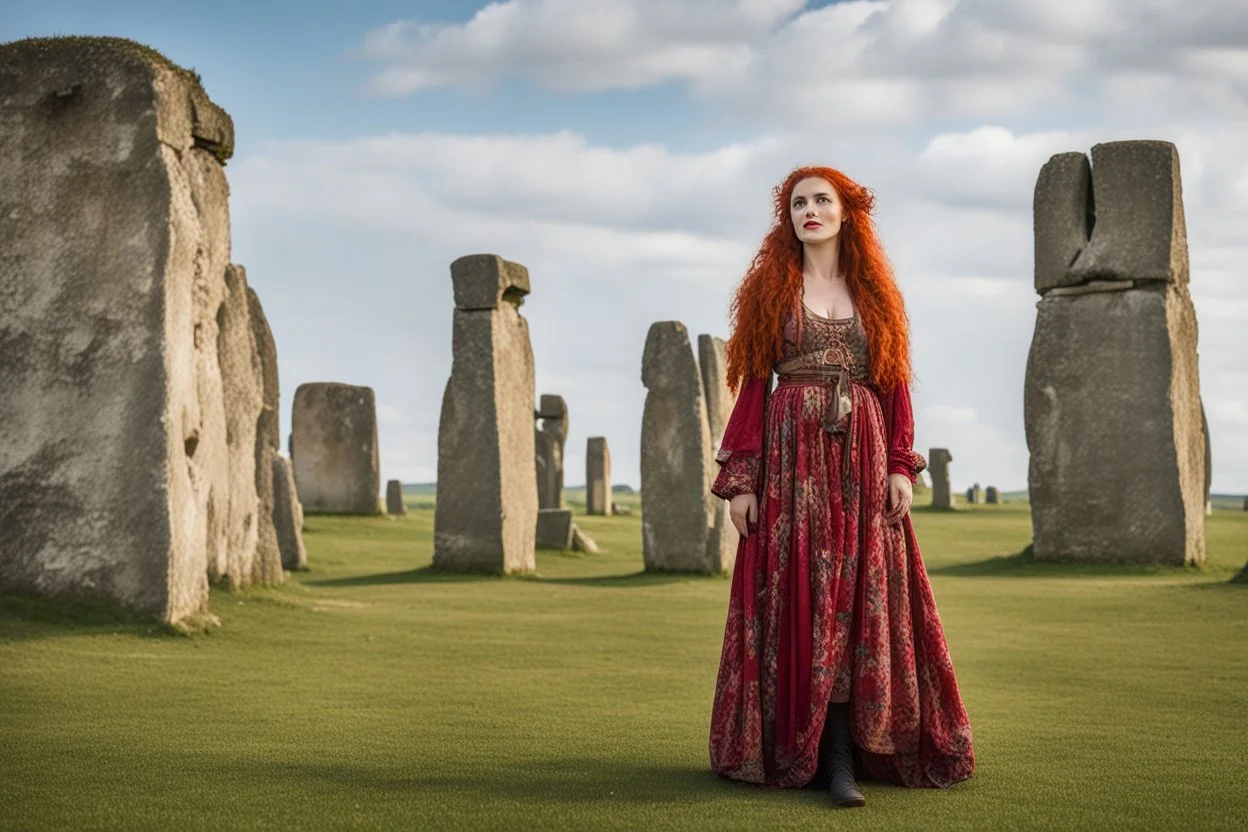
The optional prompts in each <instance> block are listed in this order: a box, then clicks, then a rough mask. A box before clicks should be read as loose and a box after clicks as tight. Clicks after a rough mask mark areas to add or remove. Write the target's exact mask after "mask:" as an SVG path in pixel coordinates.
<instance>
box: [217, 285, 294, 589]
mask: <svg viewBox="0 0 1248 832" xmlns="http://www.w3.org/2000/svg"><path fill="white" fill-rule="evenodd" d="M225 289H226V294H225V300H224V302H223V303H222V304H221V309H220V311H219V312H218V314H217V322H218V328H219V329H218V334H217V358H218V362H219V364H220V367H221V382H222V393H223V396H224V401H225V445H226V454H227V461H228V467H229V488H228V492H227V497H228V499H227V505H228V509H227V511H228V517H227V524H226V525H227V530H228V531H227V537H226V545H225V548H224V550H223V551H222V552H221V553H220V554H221V556H222V558H221V560H220V561H218V563H217V564H216V569H215V570H214V568H213V566H214V564H213V563H211V562H210V563H209V564H208V566H209V570H208V573H209V577H217V578H224V579H225V580H226V581H227V582H228V583H229V585H230V586H231V587H234V588H239V587H245V586H248V585H250V584H253V583H260V584H278V583H281V582H282V579H283V577H284V574H283V572H282V563H281V557H280V554H279V553H278V551H277V545H276V544H277V535H276V533H275V534H274V536H273V539H272V541H271V543H272V546H271V547H269V548H267V549H266V551H265V553H264V554H265V557H263V558H261V557H258V555H259V547H258V543H259V530H260V526H261V522H260V515H261V503H260V496H259V490H258V488H257V482H258V481H259V480H260V479H262V478H263V477H264V474H265V473H266V472H264V471H260V472H258V471H257V460H256V445H257V440H256V434H257V428H258V425H259V423H260V422H261V420H262V418H263V410H264V393H265V390H264V368H263V366H262V362H261V359H260V350H259V347H258V345H257V344H256V338H255V328H254V327H253V325H252V321H251V304H250V301H249V299H248V295H247V292H248V288H247V274H246V272H245V271H244V270H243V267H242V266H238V265H230V266H227V267H226V270H225ZM260 467H261V468H267V469H269V470H268V472H267V474H268V478H269V479H270V480H271V478H272V466H271V465H270V464H269V461H268V459H267V458H266V459H265V460H264V461H263V463H261V465H260ZM258 473H259V476H258ZM266 508H267V504H266ZM269 542H270V541H266V543H269Z"/></svg>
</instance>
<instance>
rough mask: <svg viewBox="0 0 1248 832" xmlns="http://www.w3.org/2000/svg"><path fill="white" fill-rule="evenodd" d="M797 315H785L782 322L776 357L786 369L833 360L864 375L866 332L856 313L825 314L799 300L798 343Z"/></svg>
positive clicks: (867, 364)
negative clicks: (833, 315) (782, 326)
mask: <svg viewBox="0 0 1248 832" xmlns="http://www.w3.org/2000/svg"><path fill="white" fill-rule="evenodd" d="M798 337H799V334H798V325H797V317H796V316H794V315H789V316H788V318H787V320H786V321H785V324H784V340H783V342H782V343H781V346H780V359H781V361H783V362H784V364H785V366H786V369H788V370H790V371H791V370H799V369H807V368H815V367H818V366H821V365H828V364H835V365H838V366H840V367H843V368H845V369H846V370H848V371H849V374H850V376H852V377H853V378H855V379H865V378H867V376H868V373H869V371H870V362H869V353H868V347H867V334H866V332H865V331H864V330H863V328H862V321H861V320H859V318H858V315H857V313H855V314H854V316H853V317H852V318H825V317H823V316H822V315H818V314H816V313H814V312H812V311H811V310H810V309H808V308H807V307H806V305H805V304H802V322H801V334H800V337H801V344H800V346H799V344H798Z"/></svg>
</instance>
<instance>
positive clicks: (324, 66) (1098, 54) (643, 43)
mask: <svg viewBox="0 0 1248 832" xmlns="http://www.w3.org/2000/svg"><path fill="white" fill-rule="evenodd" d="M4 6H5V12H4V14H3V15H2V16H0V40H11V39H16V38H20V37H26V36H32V35H47V34H109V35H120V36H125V37H130V38H134V39H136V40H139V41H143V42H145V43H148V44H150V45H152V46H155V47H157V48H158V49H160V50H162V51H163V52H164V53H165V54H167V55H168V56H169V57H170V58H172V59H173V60H174V61H176V62H178V63H180V64H182V65H184V66H189V67H194V68H195V69H197V70H198V71H199V72H200V73H201V75H202V76H203V78H204V83H205V86H206V88H207V90H208V92H209V94H210V95H211V96H212V97H213V99H214V100H215V101H216V102H217V103H219V104H220V105H222V106H223V107H225V108H226V109H227V110H228V111H229V112H230V113H231V114H232V115H233V117H234V121H235V125H236V131H237V139H238V141H237V154H236V156H235V157H234V159H233V160H232V161H231V162H230V164H229V166H228V168H227V173H228V175H229V179H230V183H231V190H232V195H231V207H232V215H233V245H234V259H235V260H236V261H237V262H240V263H243V264H244V265H246V266H247V267H248V275H249V277H250V280H251V282H252V284H253V285H254V286H255V288H256V289H257V291H258V292H259V294H260V296H261V298H262V300H263V301H264V303H265V307H266V309H267V311H268V315H269V318H270V321H271V322H272V325H273V329H274V331H275V334H276V337H277V342H278V351H279V356H280V371H281V381H282V394H283V395H282V401H283V408H284V412H283V431H285V430H288V426H289V407H290V401H291V395H292V393H293V391H294V389H295V387H296V386H297V385H299V384H300V383H302V382H306V381H331V380H332V381H344V382H349V383H354V384H366V385H370V386H372V387H373V388H375V389H376V391H377V400H378V403H379V420H380V425H381V453H382V476H383V478H401V479H403V480H404V481H406V482H417V481H429V480H432V479H433V478H434V475H435V472H436V466H437V422H438V411H439V407H440V400H441V395H442V389H443V386H444V385H445V383H446V378H447V376H448V374H449V372H450V360H451V356H450V331H451V330H450V324H451V309H452V301H451V285H450V277H449V270H448V265H449V264H450V262H451V261H452V260H454V259H455V258H456V257H458V256H460V255H462V254H467V253H472V252H494V253H497V254H501V255H502V256H504V257H506V258H508V259H511V260H516V261H518V262H520V263H523V264H525V265H526V266H528V267H529V270H530V273H531V275H532V284H533V294H532V295H531V296H530V297H529V300H528V302H527V303H526V304H525V306H524V308H523V312H524V314H525V316H526V317H527V318H528V319H529V322H530V325H531V328H532V333H533V346H534V352H535V356H536V361H537V392H538V393H559V394H562V395H563V396H564V397H565V398H566V399H567V401H568V405H569V408H570V411H571V438H570V442H569V449H568V455H567V462H568V466H569V474H568V482H569V483H570V484H572V483H580V482H583V481H584V474H583V471H584V447H585V439H586V437H588V436H592V435H605V436H607V437H608V440H609V443H610V447H611V451H612V456H613V460H614V469H615V479H616V481H617V482H628V483H632V484H634V485H636V484H637V482H638V479H639V475H638V459H639V452H638V444H639V436H640V422H641V411H642V405H643V402H644V397H645V390H644V388H643V387H642V386H641V380H640V366H641V352H642V346H643V344H644V341H645V335H646V330H647V328H648V327H649V325H650V323H652V322H653V321H656V320H671V319H676V320H681V321H683V322H684V323H685V324H686V325H687V326H688V327H689V329H690V331H691V332H692V333H694V334H695V335H696V334H697V333H701V332H710V333H715V334H718V335H727V307H728V302H729V298H730V295H731V292H732V290H733V288H734V287H735V285H736V284H737V282H738V281H739V280H740V277H741V275H742V274H743V271H744V269H745V267H746V265H747V263H748V262H749V260H750V258H751V257H752V255H753V252H754V250H755V247H756V246H757V244H758V242H759V241H760V239H761V237H762V234H763V233H764V231H765V230H766V228H767V225H768V222H769V218H768V210H769V200H770V197H769V191H770V188H771V187H772V186H773V185H774V184H775V183H776V182H778V181H780V180H781V179H782V178H783V177H784V176H785V174H786V173H787V172H788V171H789V170H790V169H792V168H793V167H794V166H796V165H798V164H803V163H821V164H828V165H831V166H834V167H838V168H840V169H842V170H844V171H845V172H846V173H848V174H849V175H850V176H852V177H854V178H855V179H857V180H858V181H860V182H863V183H865V184H867V185H869V186H871V187H872V188H874V189H875V191H876V195H877V199H878V217H877V219H878V222H879V225H880V229H881V232H882V234H883V238H884V241H885V244H886V246H887V248H888V250H889V253H890V255H891V257H892V259H893V261H894V265H895V266H896V269H897V274H898V277H899V280H900V283H901V286H902V289H903V291H904V292H905V295H906V298H907V303H908V307H909V311H910V316H911V320H912V327H913V344H914V360H915V366H916V372H917V381H916V385H915V388H914V394H915V400H916V411H917V429H916V434H917V440H916V447H918V449H919V450H921V451H923V452H926V449H927V448H929V447H932V446H945V447H948V448H950V449H951V450H952V452H953V455H954V462H953V466H952V469H951V470H952V475H953V484H954V486H955V487H958V488H964V487H966V486H967V485H969V484H970V483H971V482H972V481H978V482H980V483H982V484H984V485H988V484H994V485H998V486H999V487H1001V488H1003V489H1006V490H1010V489H1015V488H1022V487H1025V485H1026V481H1027V449H1026V444H1025V441H1024V436H1023V422H1022V416H1023V409H1022V390H1023V374H1024V367H1025V362H1026V357H1027V350H1028V345H1029V343H1030V339H1031V331H1032V326H1033V323H1034V317H1035V301H1036V295H1035V294H1034V292H1033V290H1032V277H1031V272H1032V239H1031V197H1032V188H1033V186H1034V183H1035V178H1036V174H1037V172H1038V171H1039V169H1040V166H1041V165H1042V164H1043V163H1044V161H1045V160H1047V159H1048V157H1049V156H1050V155H1052V154H1053V153H1057V152H1062V151H1068V150H1083V151H1086V150H1088V149H1090V148H1091V146H1092V145H1093V144H1095V143H1097V142H1102V141H1111V140H1118V139H1135V138H1148V139H1165V140H1169V141H1172V142H1175V143H1176V144H1177V146H1178V148H1179V153H1180V156H1181V160H1182V171H1183V189H1184V198H1185V201H1186V209H1187V222H1188V235H1189V240H1190V252H1191V263H1192V283H1191V291H1192V295H1193V298H1194V300H1195V304H1196V310H1197V314H1198V317H1199V322H1200V376H1201V386H1202V391H1203V396H1204V401H1205V404H1206V408H1207V410H1208V415H1209V423H1210V429H1211V435H1212V441H1213V455H1214V469H1213V487H1214V490H1215V491H1218V492H1231V493H1244V492H1248V358H1246V355H1248V353H1246V347H1245V345H1246V340H1248V338H1246V335H1248V154H1245V153H1244V152H1243V149H1242V148H1243V144H1244V139H1245V136H1248V14H1245V13H1244V4H1243V0H887V1H886V2H867V1H866V0H847V2H803V0H504V2H496V3H492V4H489V5H483V4H480V3H476V2H448V1H447V0H431V2H395V1H393V0H355V2H352V3H345V2H343V3H340V2H332V0H302V2H299V3H278V2H266V3H257V2H254V0H249V2H237V0H214V2H212V3H204V2H202V0H197V1H196V2H181V0H160V2H150V3H149V2H137V0H136V1H135V2H128V1H127V0H117V1H116V2H103V3H101V2H96V0H77V1H76V2H73V1H71V0H7V1H6V2H5V3H4Z"/></svg>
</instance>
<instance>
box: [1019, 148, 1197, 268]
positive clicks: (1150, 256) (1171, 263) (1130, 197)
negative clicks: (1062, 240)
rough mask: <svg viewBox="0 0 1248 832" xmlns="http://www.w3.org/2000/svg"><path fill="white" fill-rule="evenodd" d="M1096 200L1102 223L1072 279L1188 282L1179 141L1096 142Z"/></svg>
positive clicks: (1095, 228)
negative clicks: (1174, 143) (1176, 146)
mask: <svg viewBox="0 0 1248 832" xmlns="http://www.w3.org/2000/svg"><path fill="white" fill-rule="evenodd" d="M1092 202H1093V204H1094V205H1095V207H1096V213H1095V216H1096V224H1095V225H1094V226H1093V228H1092V236H1091V238H1090V239H1089V240H1088V244H1087V245H1086V246H1085V247H1084V248H1083V250H1082V251H1080V252H1079V255H1078V256H1077V257H1076V258H1075V260H1074V262H1073V263H1072V264H1071V266H1070V276H1071V279H1072V281H1071V282H1074V283H1086V282H1088V281H1090V280H1135V281H1162V282H1166V283H1177V284H1182V285H1185V284H1186V283H1187V281H1188V259H1187V224H1186V222H1185V220H1184V216H1183V191H1182V184H1181V181H1180V178H1179V152H1178V150H1177V149H1176V148H1175V146H1174V145H1173V144H1171V143H1170V142H1161V141H1125V142H1107V143H1105V144H1098V145H1095V146H1093V148H1092ZM1038 244H1039V241H1037V245H1038Z"/></svg>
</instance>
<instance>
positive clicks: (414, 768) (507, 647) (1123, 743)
mask: <svg viewBox="0 0 1248 832" xmlns="http://www.w3.org/2000/svg"><path fill="white" fill-rule="evenodd" d="M618 496H619V495H617V497H618ZM431 499H432V498H431V497H430V496H428V495H412V496H411V497H410V498H409V502H410V503H411V504H412V510H411V512H410V513H409V514H408V515H407V516H406V517H403V518H397V519H390V518H351V519H330V518H324V517H311V518H309V519H308V530H307V533H306V538H305V539H306V544H307V547H308V556H309V561H310V563H311V564H312V567H313V568H312V571H310V572H306V573H302V574H299V575H295V576H293V578H292V579H291V580H289V581H288V582H287V583H286V585H285V586H284V587H282V588H280V589H277V590H266V591H252V592H245V593H237V594H231V593H228V592H214V594H213V599H212V604H213V610H214V611H215V612H216V613H217V614H218V615H219V616H220V618H221V621H222V627H221V628H220V629H218V630H215V631H212V632H211V633H208V634H206V635H200V636H194V637H186V636H178V635H170V634H167V633H165V632H163V631H160V630H159V629H158V628H153V627H151V626H149V625H147V624H144V623H142V622H138V621H134V620H132V619H129V618H127V617H126V616H124V615H120V614H118V613H116V612H115V611H114V610H112V609H111V608H108V607H103V606H98V607H97V606H92V607H88V608H85V609H84V608H75V609H72V610H71V609H70V608H67V607H65V606H63V605H58V604H50V603H47V602H37V601H27V600H22V599H15V598H7V599H0V827H2V828H6V829H8V828H12V829H76V830H77V829H96V828H99V829H117V828H147V829H178V830H182V829H205V830H208V829H211V830H238V829H252V828H257V829H258V828H302V829H329V828H341V829H348V828H352V829H354V828H358V829H376V828H386V829H475V828H495V829H504V828H514V829H540V828H588V829H642V828H663V829H680V830H685V829H706V830H725V829H747V828H748V829H766V830H774V829H798V828H809V829H837V828H843V829H851V828H852V829H862V830H877V829H878V830H890V832H895V830H901V829H922V830H939V829H986V830H1007V829H1010V830H1012V829H1063V830H1066V829H1149V830H1154V829H1178V828H1186V829H1199V830H1206V829H1231V828H1241V829H1242V828H1243V824H1244V818H1245V817H1248V790H1246V789H1245V787H1244V784H1245V776H1246V774H1245V772H1246V767H1248V759H1246V756H1245V746H1246V744H1248V742H1246V736H1248V735H1246V733H1245V727H1244V717H1245V714H1248V707H1246V706H1248V586H1230V585H1227V584H1226V581H1227V579H1228V578H1230V577H1231V575H1232V574H1234V573H1235V572H1236V571H1237V570H1238V569H1239V567H1241V566H1242V565H1243V562H1244V560H1245V559H1248V514H1245V513H1243V512H1232V511H1219V512H1216V513H1215V514H1214V515H1213V516H1212V517H1210V518H1209V520H1208V522H1209V563H1208V564H1207V565H1206V566H1205V567H1203V568H1201V569H1190V570H1176V569H1141V568H1136V569H1113V568H1098V569H1079V568H1076V567H1070V566H1047V565H1040V564H1035V563H1032V562H1029V561H1027V560H1025V559H1023V558H1019V557H1016V556H1014V555H1015V553H1018V552H1019V551H1020V550H1022V549H1023V548H1024V547H1025V546H1026V545H1027V543H1028V541H1029V539H1030V523H1029V516H1028V513H1027V507H1026V506H1025V505H1021V504H1006V505H1003V506H976V507H971V508H969V509H968V510H964V511H959V512H954V513H933V512H930V511H923V510H919V511H916V515H915V522H916V524H917V526H918V533H919V540H920V543H921V545H922V546H923V551H924V556H925V558H926V560H927V563H928V566H929V571H930V573H931V576H932V582H933V584H934V586H935V591H936V596H937V600H938V602H939V604H940V609H941V613H942V616H943V619H944V623H945V627H946V631H947V634H948V637H949V642H950V645H951V648H952V651H953V656H954V661H955V664H956V667H957V670H958V675H959V680H960V683H961V686H962V692H963V696H964V698H965V700H966V704H967V708H968V710H969V711H970V714H971V720H972V724H973V726H974V731H975V740H976V752H977V755H978V765H979V767H978V771H977V773H976V775H975V777H974V778H973V779H971V780H970V781H968V782H966V783H963V784H960V785H957V786H955V787H953V788H951V789H949V790H948V791H945V792H937V791H927V790H922V791H908V790H903V789H898V788H894V787H891V786H886V785H880V784H866V785H865V787H864V791H865V793H866V795H867V799H868V805H867V807H866V808H865V809H862V810H857V811H844V810H842V811H837V810H833V809H831V808H829V807H828V805H827V802H826V800H825V799H824V796H823V794H822V793H821V792H819V791H816V790H805V791H789V792H771V791H766V790H762V789H758V788H755V787H751V786H746V785H741V784H737V783H732V782H727V781H723V780H719V779H717V778H716V777H715V776H713V775H712V774H711V773H710V772H709V770H708V767H707V751H706V732H707V714H708V711H709V708H710V699H711V695H712V691H713V687H714V677H715V669H716V662H717V660H718V656H719V646H720V637H721V634H722V626H723V618H724V605H725V599H726V596H727V592H728V581H727V580H726V579H723V578H693V577H672V576H667V577H664V576H648V575H642V574H639V570H640V569H641V554H640V537H641V535H640V519H639V517H638V516H637V514H636V512H635V510H634V514H633V515H631V516H628V517H617V518H601V517H585V518H578V522H580V523H581V524H582V526H583V527H584V528H585V529H586V530H587V531H588V532H589V533H590V534H591V535H592V536H593V537H595V538H596V539H597V541H598V543H599V544H600V545H601V546H602V547H603V549H604V551H603V553H602V554H599V555H571V554H568V555H564V554H559V553H545V552H544V553H540V554H539V556H538V567H539V573H540V576H539V577H537V578H534V579H514V578H512V579H499V578H480V577H461V576H447V575H438V574H434V573H431V572H429V571H428V570H426V569H424V567H425V566H426V565H427V564H428V563H429V561H430V555H431V551H430V549H431V532H432V525H433V511H432V510H431V505H432V502H431ZM67 619H68V620H67Z"/></svg>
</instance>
